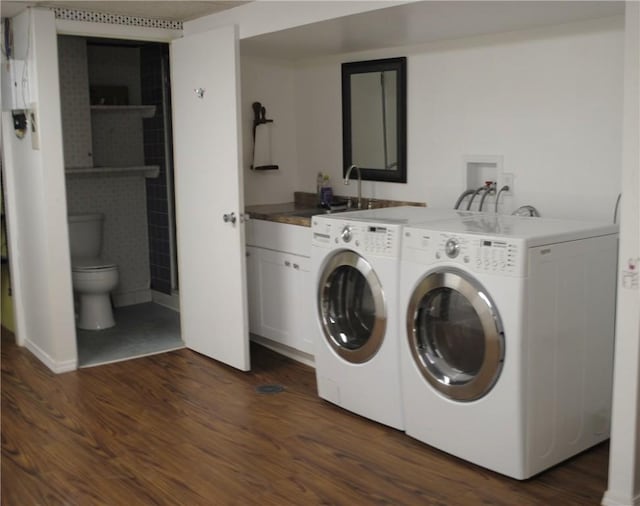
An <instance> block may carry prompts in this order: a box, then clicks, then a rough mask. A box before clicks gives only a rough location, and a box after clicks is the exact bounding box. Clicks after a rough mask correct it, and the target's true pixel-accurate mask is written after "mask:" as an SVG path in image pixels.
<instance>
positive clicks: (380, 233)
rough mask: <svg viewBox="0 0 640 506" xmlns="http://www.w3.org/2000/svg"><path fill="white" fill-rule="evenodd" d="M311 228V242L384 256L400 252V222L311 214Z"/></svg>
mask: <svg viewBox="0 0 640 506" xmlns="http://www.w3.org/2000/svg"><path fill="white" fill-rule="evenodd" d="M312 229H313V231H312V232H313V244H315V245H317V246H325V247H329V248H338V247H340V246H342V247H345V248H349V249H352V250H354V251H357V252H359V253H367V254H371V255H377V256H384V257H399V256H400V238H401V237H400V231H401V227H400V226H399V225H394V224H379V223H368V222H358V221H354V220H340V219H316V218H315V217H314V220H313V222H312Z"/></svg>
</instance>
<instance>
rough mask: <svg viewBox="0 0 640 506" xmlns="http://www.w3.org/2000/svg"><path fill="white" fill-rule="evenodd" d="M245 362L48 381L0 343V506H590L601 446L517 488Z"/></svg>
mask: <svg viewBox="0 0 640 506" xmlns="http://www.w3.org/2000/svg"><path fill="white" fill-rule="evenodd" d="M252 362H253V364H252V365H253V371H252V372H251V373H241V372H238V371H235V370H233V369H231V368H228V367H226V366H223V365H220V364H218V363H216V362H215V361H213V360H209V359H207V358H205V357H202V356H200V355H198V354H196V353H193V352H191V351H189V350H180V351H177V352H172V353H166V354H162V355H156V356H152V357H147V358H141V359H137V360H132V361H128V362H121V363H117V364H111V365H105V366H101V367H96V368H89V369H81V370H78V371H77V372H72V373H67V374H61V375H54V374H52V373H51V372H49V371H48V370H47V369H46V368H45V367H44V366H43V365H41V364H40V363H39V362H38V361H37V360H36V359H35V358H34V357H33V356H32V355H31V354H30V353H29V352H28V351H26V350H25V349H21V348H18V347H16V346H15V344H13V342H12V339H7V336H6V335H5V336H3V340H2V469H1V471H2V475H1V480H2V487H1V493H2V504H3V505H4V506H13V505H15V506H30V505H49V504H54V505H82V506H84V505H93V504H108V505H117V506H119V505H123V506H124V505H137V504H140V505H147V504H167V505H182V504H184V505H234V504H237V505H254V504H255V505H278V506H282V505H316V504H341V505H342V504H343V505H349V506H352V505H369V504H389V505H403V504H406V505H440V506H450V505H474V506H476V505H505V506H507V505H508V506H527V505H544V506H562V505H575V506H587V505H597V504H600V499H601V497H602V494H603V492H604V490H605V488H606V472H607V455H608V448H607V445H606V444H605V445H600V446H598V447H596V448H594V449H592V450H590V451H588V452H585V453H583V454H582V455H580V456H578V457H576V458H574V459H572V460H570V461H568V462H566V463H564V464H563V465H561V466H558V467H556V468H554V469H551V470H549V471H547V472H545V473H543V474H541V475H539V476H537V477H535V478H533V479H531V480H528V481H525V482H518V481H515V480H512V479H509V478H505V477H503V476H500V475H498V474H495V473H492V472H490V471H487V470H484V469H482V468H479V467H476V466H473V465H471V464H467V463H465V462H463V461H461V460H459V459H456V458H454V457H450V456H448V455H446V454H444V453H442V452H439V451H437V450H434V449H431V448H429V447H428V446H426V445H424V444H422V443H419V442H417V441H414V440H412V439H410V438H409V437H407V436H405V435H404V434H403V433H402V432H399V431H396V430H393V429H389V428H386V427H383V426H381V425H378V424H376V423H373V422H370V421H368V420H365V419H362V418H359V417H358V416H355V415H352V414H350V413H348V412H346V411H344V410H341V409H339V408H336V407H334V406H332V405H331V404H329V403H326V402H324V401H322V400H321V399H319V398H318V397H317V396H316V393H315V378H314V373H313V370H312V369H310V368H308V367H306V366H304V365H301V364H298V363H296V362H293V361H290V360H288V359H286V358H284V357H281V356H279V355H277V354H274V353H272V352H270V351H268V350H266V349H264V348H261V347H258V346H255V347H253V348H252ZM273 383H277V384H281V385H283V386H284V387H285V391H284V392H282V393H279V394H267V395H265V394H260V393H258V392H257V391H256V387H258V386H259V385H263V384H273Z"/></svg>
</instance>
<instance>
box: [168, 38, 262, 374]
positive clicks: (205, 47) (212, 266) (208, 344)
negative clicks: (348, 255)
mask: <svg viewBox="0 0 640 506" xmlns="http://www.w3.org/2000/svg"><path fill="white" fill-rule="evenodd" d="M171 88H172V91H171V97H172V101H173V103H172V109H173V139H174V159H175V174H174V177H175V197H176V224H177V237H178V272H179V284H180V320H181V327H182V328H181V331H182V339H183V340H184V342H185V344H186V346H187V347H188V348H190V349H192V350H194V351H197V352H199V353H202V354H204V355H207V356H209V357H211V358H214V359H216V360H219V361H221V362H224V363H226V364H228V365H231V366H233V367H236V368H238V369H241V370H243V371H246V370H249V368H250V360H249V331H248V323H247V303H246V273H245V257H244V251H245V248H244V225H243V224H242V223H241V221H240V216H241V213H242V212H243V204H244V203H243V199H242V171H241V163H240V161H241V155H240V153H241V151H240V149H241V135H240V125H239V121H240V105H239V97H240V92H239V61H238V36H237V32H236V29H235V27H224V28H219V29H216V30H212V31H209V32H204V33H198V34H194V35H189V36H186V37H184V38H182V39H179V40H176V41H174V42H172V43H171ZM232 213H233V218H232V219H229V220H228V221H226V222H225V221H223V216H224V215H227V218H229V217H231V216H232ZM234 220H235V221H234Z"/></svg>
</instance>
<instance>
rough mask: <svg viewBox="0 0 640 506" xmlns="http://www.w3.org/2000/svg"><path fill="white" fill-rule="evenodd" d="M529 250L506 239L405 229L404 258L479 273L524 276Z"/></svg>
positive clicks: (516, 240)
mask: <svg viewBox="0 0 640 506" xmlns="http://www.w3.org/2000/svg"><path fill="white" fill-rule="evenodd" d="M525 257H526V247H525V244H524V242H523V241H522V240H520V239H511V238H505V237H483V236H479V235H463V234H451V233H445V232H431V231H427V230H419V229H413V228H409V229H405V231H404V245H403V252H402V258H403V259H407V260H410V261H415V262H419V263H425V264H430V263H437V262H445V261H446V262H453V263H456V264H461V266H465V267H466V268H467V269H470V270H473V271H476V272H487V273H496V274H506V275H512V276H520V275H524V273H525V272H526V258H525Z"/></svg>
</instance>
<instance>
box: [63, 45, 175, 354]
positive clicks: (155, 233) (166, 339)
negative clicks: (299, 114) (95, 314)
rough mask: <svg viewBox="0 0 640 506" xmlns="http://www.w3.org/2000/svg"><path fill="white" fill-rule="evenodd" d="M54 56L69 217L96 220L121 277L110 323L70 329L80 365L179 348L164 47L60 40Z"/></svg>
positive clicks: (107, 255) (105, 252)
mask: <svg viewBox="0 0 640 506" xmlns="http://www.w3.org/2000/svg"><path fill="white" fill-rule="evenodd" d="M58 52H59V72H60V90H61V91H60V93H61V112H62V126H63V129H62V130H63V139H64V155H65V180H66V189H67V211H68V214H69V215H75V214H89V213H98V214H101V215H103V220H102V222H103V234H102V250H101V258H102V259H105V260H108V261H109V262H112V263H113V264H115V265H117V268H118V271H119V282H118V285H117V286H116V288H115V289H114V290H113V291H112V292H111V294H110V298H111V305H112V306H113V313H114V319H115V322H116V325H115V327H112V328H107V329H104V330H93V329H92V330H86V329H85V330H80V329H78V330H77V341H78V365H79V367H84V366H87V365H97V364H99V363H105V362H113V361H116V360H123V359H126V358H134V357H137V356H141V355H148V354H152V353H158V352H163V351H167V350H168V349H175V348H178V347H182V346H183V343H182V341H181V339H180V330H179V329H180V326H179V314H178V312H177V311H178V308H179V302H178V301H179V292H178V272H177V270H178V269H177V248H176V227H175V211H174V188H173V152H172V145H173V142H172V127H171V83H170V72H169V70H170V69H169V49H168V44H164V43H157V42H144V41H128V40H120V39H103V38H91V37H77V36H66V35H60V36H58ZM73 261H74V258H73V252H72V263H73ZM74 296H76V294H75V287H74ZM76 302H77V300H76ZM78 311H79V307H78V305H77V304H76V316H78ZM159 322H162V324H161V325H160V326H158V323H159Z"/></svg>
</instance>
